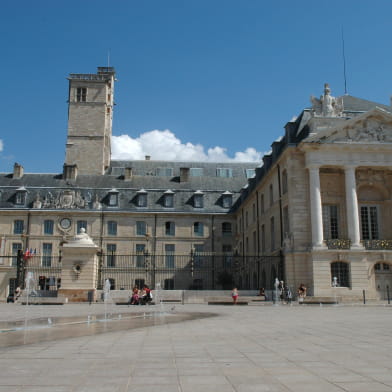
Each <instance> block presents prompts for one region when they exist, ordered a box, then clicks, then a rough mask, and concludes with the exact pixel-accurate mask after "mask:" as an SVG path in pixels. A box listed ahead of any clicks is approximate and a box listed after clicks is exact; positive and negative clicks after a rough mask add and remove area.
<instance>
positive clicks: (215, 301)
mask: <svg viewBox="0 0 392 392" xmlns="http://www.w3.org/2000/svg"><path fill="white" fill-rule="evenodd" d="M204 301H205V302H207V304H208V305H233V299H232V298H231V297H223V296H222V297H206V298H204ZM248 303H249V300H248V299H246V297H238V299H237V303H236V305H248Z"/></svg>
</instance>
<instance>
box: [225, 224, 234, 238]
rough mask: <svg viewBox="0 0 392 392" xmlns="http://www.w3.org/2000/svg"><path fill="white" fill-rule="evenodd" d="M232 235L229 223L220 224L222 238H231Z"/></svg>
mask: <svg viewBox="0 0 392 392" xmlns="http://www.w3.org/2000/svg"><path fill="white" fill-rule="evenodd" d="M232 233H233V229H232V227H231V223H230V222H223V223H222V235H223V236H224V237H228V236H231V235H232Z"/></svg>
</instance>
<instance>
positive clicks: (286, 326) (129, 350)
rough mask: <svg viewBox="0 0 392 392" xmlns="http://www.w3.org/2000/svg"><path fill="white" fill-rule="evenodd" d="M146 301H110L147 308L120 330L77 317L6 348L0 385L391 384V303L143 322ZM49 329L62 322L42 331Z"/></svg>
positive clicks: (87, 391)
mask: <svg viewBox="0 0 392 392" xmlns="http://www.w3.org/2000/svg"><path fill="white" fill-rule="evenodd" d="M145 309H147V308H143V307H136V309H135V308H127V307H115V308H114V309H113V311H112V314H118V313H121V314H122V317H126V316H127V313H129V314H133V313H139V312H141V313H140V316H141V317H140V318H135V320H140V323H141V324H139V326H138V327H135V328H132V327H131V328H128V327H129V325H127V322H128V321H129V322H131V320H120V322H119V324H117V325H119V326H120V325H121V324H123V326H125V329H121V330H111V329H110V328H112V325H113V327H114V325H115V322H113V323H112V322H108V323H106V327H105V325H104V323H93V325H90V326H89V327H86V326H85V325H84V326H83V328H84V329H85V330H88V329H90V328H91V330H94V329H95V328H98V329H101V331H100V333H94V334H91V335H83V336H76V334H77V333H79V327H78V326H76V328H75V329H73V328H74V327H73V326H69V325H68V326H67V327H65V326H64V333H65V332H66V331H65V329H68V328H70V332H71V333H68V334H67V336H69V335H72V336H70V337H68V338H65V339H63V338H62V337H61V336H60V338H58V339H55V340H49V341H48V340H46V341H45V340H41V341H39V342H38V341H37V342H36V343H29V344H21V345H17V346H8V347H2V348H0V392H11V391H12V392H26V391H28V392H38V391H39V392H49V391H50V392H157V391H159V392H267V391H269V392H310V391H311V392H315V391H317V392H342V391H346V392H382V391H392V339H391V338H392V332H391V325H392V308H391V307H386V306H372V307H370V306H369V307H368V306H323V307H320V306H311V307H307V306H276V307H274V306H238V307H235V306H211V305H210V306H208V305H176V307H175V309H173V313H174V314H173V316H174V317H176V316H177V315H178V316H182V315H186V314H190V315H192V314H201V315H205V314H211V313H212V314H214V317H201V318H190V319H188V318H187V317H185V318H184V319H183V320H182V321H179V322H173V323H172V322H170V321H169V320H171V316H169V317H165V320H163V319H161V321H162V323H157V324H153V323H150V324H149V325H143V322H147V321H152V320H153V317H151V318H147V317H146V318H144V315H143V312H144V310H145ZM165 309H166V310H167V312H168V313H170V312H171V308H170V307H166V308H165ZM103 310H104V309H103V307H100V306H94V307H89V306H88V305H70V304H69V305H64V306H62V307H60V306H59V307H51V306H49V307H48V306H47V307H45V306H36V307H32V308H31V309H29V312H30V315H31V316H34V317H32V318H39V319H42V322H44V320H45V319H46V320H47V318H48V317H50V318H52V322H54V323H56V322H57V320H56V317H60V318H62V317H65V318H67V317H76V318H82V319H85V318H86V317H87V316H88V315H90V316H93V315H96V316H97V317H100V316H99V315H102V314H104V312H103ZM152 310H153V309H152V308H151V309H149V311H152ZM24 312H25V309H24V308H23V307H22V306H18V305H13V304H9V305H6V304H0V320H2V321H11V320H12V321H23V315H24ZM135 320H133V321H135ZM61 328H63V327H61ZM105 328H106V330H105ZM81 329H82V328H81ZM49 330H50V331H52V332H51V333H53V330H56V327H55V328H46V329H45V330H43V331H40V332H39V333H42V334H43V335H45V334H46V333H47V332H48V331H49ZM102 332H106V333H102Z"/></svg>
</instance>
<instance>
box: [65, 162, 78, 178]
mask: <svg viewBox="0 0 392 392" xmlns="http://www.w3.org/2000/svg"><path fill="white" fill-rule="evenodd" d="M77 176H78V165H67V164H66V163H64V166H63V179H64V180H76V177H77Z"/></svg>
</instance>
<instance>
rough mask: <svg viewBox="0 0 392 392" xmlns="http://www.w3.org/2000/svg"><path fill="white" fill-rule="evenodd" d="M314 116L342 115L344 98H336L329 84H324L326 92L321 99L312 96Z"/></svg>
mask: <svg viewBox="0 0 392 392" xmlns="http://www.w3.org/2000/svg"><path fill="white" fill-rule="evenodd" d="M310 102H311V103H312V111H313V115H314V116H323V117H340V116H341V115H342V114H343V98H341V97H340V98H335V97H333V96H332V95H331V89H330V88H329V84H328V83H325V84H324V94H323V95H321V97H320V99H318V98H316V97H314V96H313V95H312V96H311V97H310Z"/></svg>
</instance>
